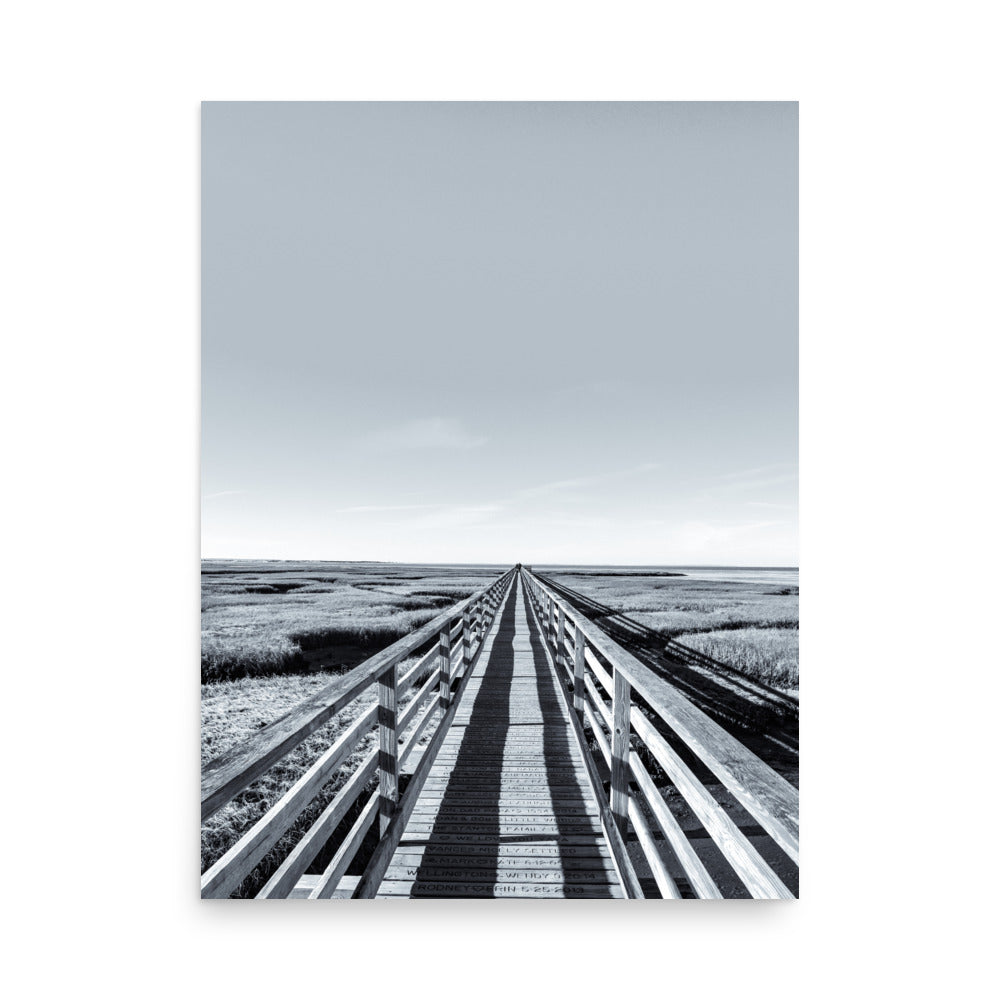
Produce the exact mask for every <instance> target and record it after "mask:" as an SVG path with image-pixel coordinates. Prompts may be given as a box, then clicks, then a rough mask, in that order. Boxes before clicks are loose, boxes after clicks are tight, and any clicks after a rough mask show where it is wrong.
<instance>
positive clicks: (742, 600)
mask: <svg viewBox="0 0 1000 1000" xmlns="http://www.w3.org/2000/svg"><path fill="white" fill-rule="evenodd" d="M551 575H552V579H553V580H555V581H556V582H558V583H561V584H564V585H565V586H567V587H570V588H571V589H573V590H575V591H577V592H579V593H581V594H583V595H584V596H585V597H589V598H590V599H591V600H594V601H597V602H598V603H600V604H602V605H604V606H606V607H607V608H608V609H610V611H611V612H612V613H614V614H621V615H627V616H628V617H629V618H630V619H632V620H633V621H635V622H638V623H639V624H640V625H644V626H645V627H646V628H648V629H651V630H653V631H654V632H657V633H659V634H660V635H661V636H663V637H664V638H666V639H677V640H678V641H680V642H682V643H683V644H684V645H686V646H690V647H691V648H692V649H696V650H698V651H699V652H702V653H705V654H706V655H708V656H711V657H712V658H713V659H715V660H719V661H720V662H721V663H724V664H726V665H727V666H729V667H732V668H733V669H735V670H737V671H739V672H740V673H742V674H744V675H745V676H748V677H751V678H754V679H755V680H759V681H761V682H762V683H765V684H769V685H771V686H773V687H779V688H782V689H785V690H788V689H793V688H795V687H797V686H798V676H799V653H798V651H799V643H798V627H799V588H798V586H775V585H774V584H773V583H764V582H746V581H727V580H705V579H698V578H695V577H683V576H681V577H670V578H663V577H650V576H646V575H644V574H638V573H637V574H636V575H628V574H626V573H620V574H615V575H614V576H609V575H607V574H601V573H594V574H591V573H586V572H579V573H565V572H560V573H552V574H551ZM598 624H600V620H598Z"/></svg>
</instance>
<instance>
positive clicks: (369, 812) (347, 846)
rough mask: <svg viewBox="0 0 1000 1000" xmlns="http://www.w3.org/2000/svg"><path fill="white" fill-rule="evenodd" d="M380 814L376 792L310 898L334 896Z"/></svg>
mask: <svg viewBox="0 0 1000 1000" xmlns="http://www.w3.org/2000/svg"><path fill="white" fill-rule="evenodd" d="M378 814H379V812H378V795H377V794H375V795H373V796H372V797H371V798H370V799H369V800H368V804H367V805H366V806H365V808H364V809H363V810H362V811H361V815H360V816H358V818H357V819H356V820H355V821H354V825H353V826H352V827H351V829H350V831H349V832H348V834H347V836H346V837H345V838H344V840H343V842H342V843H341V845H340V847H338V848H337V853H336V854H334V856H333V857H332V858H331V859H330V863H329V864H328V865H327V866H326V868H325V869H324V870H323V874H322V875H320V876H319V879H318V880H317V881H316V884H315V885H314V886H313V889H312V891H311V892H310V893H309V899H330V898H331V897H332V896H333V894H334V893H335V892H336V891H337V887H338V886H339V885H340V880H341V878H342V877H343V875H344V872H346V871H347V869H348V866H349V865H350V863H351V862H352V861H353V860H354V856H355V855H356V854H357V853H358V848H359V847H360V846H361V842H362V841H363V840H364V839H365V836H366V835H367V833H368V831H369V829H370V828H371V826H372V824H373V823H374V822H375V817H376V816H378ZM351 888H352V889H356V888H357V883H356V882H355V883H354V884H353V885H352V887H351Z"/></svg>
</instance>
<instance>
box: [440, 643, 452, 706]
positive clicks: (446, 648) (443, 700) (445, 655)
mask: <svg viewBox="0 0 1000 1000" xmlns="http://www.w3.org/2000/svg"><path fill="white" fill-rule="evenodd" d="M438 669H439V670H440V671H441V686H440V688H439V690H440V694H441V697H440V699H439V703H440V705H441V713H442V715H443V714H444V713H445V712H447V711H448V702H449V701H450V697H449V696H450V694H451V628H450V627H449V626H448V625H445V627H444V628H443V629H441V631H440V632H439V633H438Z"/></svg>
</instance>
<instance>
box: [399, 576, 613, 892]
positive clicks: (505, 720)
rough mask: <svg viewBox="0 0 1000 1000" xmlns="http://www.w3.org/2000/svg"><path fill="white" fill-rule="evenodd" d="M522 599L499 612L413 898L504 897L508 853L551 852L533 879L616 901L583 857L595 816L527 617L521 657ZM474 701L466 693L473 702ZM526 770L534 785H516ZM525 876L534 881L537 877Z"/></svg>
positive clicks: (511, 872) (513, 597) (511, 867)
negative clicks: (495, 892) (456, 891)
mask: <svg viewBox="0 0 1000 1000" xmlns="http://www.w3.org/2000/svg"><path fill="white" fill-rule="evenodd" d="M519 597H521V600H523V596H521V591H520V588H518V587H514V588H512V589H511V591H510V593H509V595H508V597H507V600H506V603H505V604H504V607H503V610H502V612H501V615H500V620H499V622H498V628H497V634H496V637H495V639H494V642H493V647H492V650H491V651H490V654H489V662H488V664H487V665H486V669H485V671H484V672H483V675H482V682H481V684H480V686H479V688H478V690H477V691H476V692H475V695H474V701H473V704H472V708H471V711H470V714H469V717H468V720H467V722H466V724H465V726H464V727H463V728H464V735H463V738H462V743H461V752H460V754H459V756H458V758H457V759H456V761H455V764H454V767H453V769H452V771H451V774H450V778H449V781H448V784H447V786H446V788H445V790H444V794H443V796H442V799H441V805H440V809H439V811H438V813H437V816H436V818H435V820H434V824H433V828H432V830H431V832H430V834H429V836H428V837H427V838H426V847H425V849H424V853H423V856H422V858H421V862H420V865H419V867H418V869H417V871H416V875H415V882H414V887H413V889H414V894H415V895H437V894H439V893H438V892H437V891H436V889H437V887H442V886H443V884H444V883H446V882H449V881H459V882H463V883H469V882H475V883H479V884H483V886H484V889H485V887H486V886H487V885H489V884H490V883H493V882H495V883H497V885H498V888H499V889H500V890H501V891H502V888H503V887H504V886H505V885H506V886H508V887H510V888H513V885H512V883H511V881H510V879H512V878H514V877H516V867H517V862H516V857H515V856H512V854H511V852H510V851H509V850H505V849H506V848H511V847H513V848H517V847H523V848H524V849H525V851H526V852H530V851H531V849H532V845H537V847H538V848H539V849H546V850H548V851H549V852H552V853H550V854H548V856H547V860H546V862H545V863H546V870H544V871H537V872H536V874H537V875H538V876H539V877H548V878H550V882H549V886H550V887H551V888H553V889H555V888H557V883H555V884H554V883H553V882H552V881H551V879H558V878H559V877H560V874H559V873H561V877H562V878H563V879H565V891H566V892H567V894H572V893H573V890H574V889H576V890H577V891H579V892H581V893H583V892H585V894H586V895H587V896H588V897H590V898H594V897H600V896H605V897H610V896H611V895H612V893H611V891H610V889H609V888H608V887H607V886H602V885H600V884H593V883H594V882H597V881H598V878H597V877H594V878H593V882H592V881H591V876H590V875H589V874H588V867H593V866H594V865H595V862H593V861H592V860H590V861H588V859H586V858H583V859H581V854H583V853H586V852H585V851H584V850H583V848H582V847H581V846H580V841H581V840H584V839H590V840H594V839H595V834H593V833H590V834H589V835H583V836H581V835H582V834H584V830H585V828H587V827H589V825H590V822H591V820H590V814H592V813H594V812H595V811H596V810H595V809H594V805H593V803H591V802H588V801H587V800H586V799H585V798H584V794H583V789H582V788H581V786H580V783H579V781H578V780H577V779H576V778H574V777H573V776H572V773H571V772H572V768H573V760H574V757H573V754H574V752H575V743H574V742H572V741H573V736H572V733H571V731H570V729H569V727H568V726H567V725H565V724H564V720H563V717H562V716H561V715H560V714H559V706H560V696H559V694H558V692H557V691H556V690H555V682H554V678H553V676H552V673H551V670H550V668H549V665H548V662H547V660H546V656H545V652H544V648H543V643H542V637H541V636H540V634H539V633H538V630H537V628H536V627H535V625H534V623H533V622H531V620H530V617H529V618H528V619H527V624H528V636H527V639H528V645H529V647H530V653H531V655H530V657H528V656H526V655H525V650H524V648H523V643H524V640H525V636H524V633H523V631H522V633H521V634H520V635H517V638H518V640H519V642H520V643H521V650H520V655H519V656H515V645H514V639H515V635H516V634H517V626H518V618H519V617H520V622H521V624H522V629H523V624H524V622H525V616H524V615H523V614H522V615H521V616H518V614H517V610H518V602H519ZM472 695H473V692H471V691H469V692H466V697H470V696H472ZM538 712H540V714H541V719H538V715H537V713H538ZM539 753H540V757H539ZM537 764H541V765H542V766H541V767H540V768H539V767H537ZM529 770H530V780H525V781H524V784H523V785H522V786H521V787H517V785H516V782H517V780H518V775H519V774H526V773H528V772H529ZM462 828H466V829H474V830H475V834H474V840H473V842H472V843H466V844H465V846H464V847H463V846H458V845H456V843H455V840H454V838H455V834H456V830H458V829H462ZM597 836H599V835H597ZM470 839H472V838H470ZM543 845H545V846H543ZM553 845H554V850H553ZM538 863H539V865H541V863H542V862H541V861H539V862H538ZM523 876H524V877H527V878H530V872H525V873H523ZM583 881H586V883H587V884H586V886H584V885H582V884H580V883H581V882H583ZM440 894H441V895H444V894H445V893H444V892H441V893H440ZM484 894H488V893H484Z"/></svg>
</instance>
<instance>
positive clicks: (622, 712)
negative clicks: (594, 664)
mask: <svg viewBox="0 0 1000 1000" xmlns="http://www.w3.org/2000/svg"><path fill="white" fill-rule="evenodd" d="M614 669H615V690H614V697H613V698H612V700H611V721H612V723H613V726H614V728H613V729H612V731H611V812H612V814H613V815H614V819H615V824H616V825H617V827H618V830H619V832H620V833H621V834H622V836H625V831H626V830H627V829H628V776H629V766H628V755H629V713H630V712H631V709H632V685H631V684H629V682H628V681H627V680H626V679H625V676H624V675H623V674H622V672H621V671H620V670H619V669H618V668H617V667H615V668H614Z"/></svg>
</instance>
